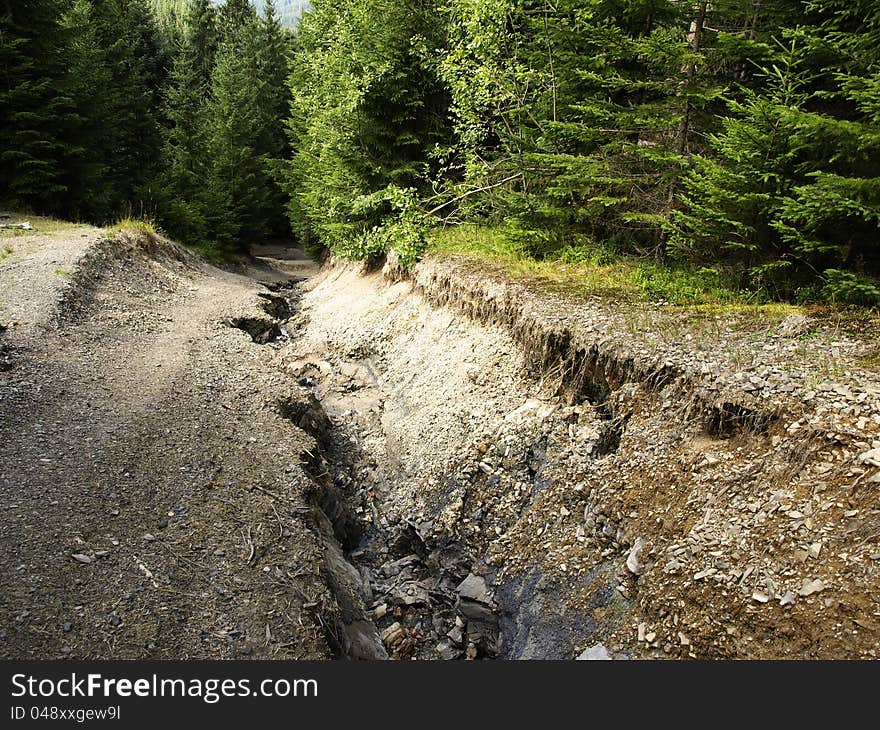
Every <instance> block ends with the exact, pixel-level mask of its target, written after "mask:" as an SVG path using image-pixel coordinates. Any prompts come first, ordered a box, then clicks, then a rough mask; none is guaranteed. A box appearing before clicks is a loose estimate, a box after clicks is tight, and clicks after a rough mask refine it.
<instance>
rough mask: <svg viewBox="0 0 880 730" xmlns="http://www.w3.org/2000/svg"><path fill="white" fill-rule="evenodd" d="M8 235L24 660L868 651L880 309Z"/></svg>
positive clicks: (478, 271)
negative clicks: (552, 287)
mask: <svg viewBox="0 0 880 730" xmlns="http://www.w3.org/2000/svg"><path fill="white" fill-rule="evenodd" d="M10 240H11V248H10V253H9V255H7V256H6V257H5V258H4V259H3V261H2V262H0V284H2V287H3V301H2V303H0V305H2V306H3V307H4V308H3V309H0V322H2V324H3V325H4V326H5V328H6V329H5V331H4V333H3V334H2V336H0V346H2V347H3V348H4V351H3V358H4V359H3V361H2V362H3V365H2V367H3V371H2V373H0V397H2V407H3V414H2V421H0V427H2V437H0V508H2V515H3V522H2V526H3V527H2V540H3V551H2V554H0V569H2V574H3V580H4V585H6V586H8V587H9V588H8V589H7V590H5V591H4V594H3V597H2V603H0V609H2V610H0V653H2V656H5V657H29V656H33V657H44V658H49V657H56V656H65V657H108V658H109V657H128V658H134V657H158V658H185V657H206V658H207V657H218V658H219V657H245V656H251V657H278V658H292V657H324V656H349V657H353V658H382V657H384V656H386V654H387V655H388V656H391V657H393V658H443V659H455V658H511V659H514V658H559V659H567V658H575V657H578V656H583V657H584V658H609V657H613V658H643V657H644V658H648V657H656V658H677V657H678V658H692V657H697V658H725V657H750V658H789V657H790V658H861V657H866V658H867V657H873V656H874V655H875V653H876V651H877V649H876V647H877V643H878V637H880V609H878V608H877V606H878V605H880V604H878V599H880V576H878V573H880V504H878V498H877V490H878V489H880V381H878V378H877V375H876V373H875V372H874V371H872V370H871V368H870V367H869V365H870V363H872V362H873V361H874V360H875V359H876V355H877V350H876V348H877V344H876V332H877V328H878V322H877V318H876V317H872V316H869V315H861V316H860V319H859V320H858V321H853V320H852V319H849V320H846V319H841V318H840V317H839V316H838V315H837V314H835V313H830V314H829V313H822V312H808V313H806V314H796V315H790V314H789V313H783V314H780V315H779V316H775V315H772V314H768V313H766V312H755V311H752V310H739V311H730V310H727V311H701V310H693V309H691V310H678V309H675V308H671V307H667V306H664V305H662V304H653V305H626V306H621V305H611V304H609V303H607V302H602V301H600V300H589V299H588V300H584V299H583V298H582V297H581V298H575V297H573V296H570V295H566V294H564V293H561V292H557V293H548V292H547V291H546V289H545V288H539V287H538V286H536V285H533V284H530V283H528V282H514V281H510V280H508V279H507V278H505V277H504V276H503V275H501V274H500V273H494V272H493V271H492V270H491V269H487V267H486V266H485V265H484V264H481V265H479V266H475V265H474V263H473V262H469V261H467V260H462V259H447V260H437V259H431V258H429V259H427V260H425V261H423V262H422V263H420V264H419V265H418V266H417V267H416V269H415V270H414V271H412V272H402V271H400V270H399V269H398V268H397V267H396V266H395V263H394V260H393V258H392V259H391V260H390V261H389V262H387V263H386V265H385V267H384V269H383V270H373V271H371V272H368V271H363V270H361V268H360V267H358V266H354V265H350V264H340V263H334V264H330V265H328V266H325V267H324V268H323V269H322V270H321V271H320V272H318V271H317V268H316V267H315V266H314V265H313V264H311V263H310V262H308V261H306V260H305V259H304V258H303V257H302V255H301V253H299V252H297V251H294V250H289V249H284V248H283V246H268V247H264V248H262V249H260V250H255V251H254V254H255V258H254V259H253V260H252V262H251V263H250V264H248V265H247V266H243V267H241V268H240V270H239V271H237V272H235V273H232V272H227V271H220V270H218V269H216V268H214V267H211V266H208V265H207V264H205V263H203V262H200V261H199V260H197V259H196V258H195V257H193V256H192V255H190V254H188V253H186V252H185V251H183V249H181V248H179V247H177V246H175V245H174V244H172V243H170V242H167V241H163V240H159V239H154V238H129V237H126V236H121V237H117V238H116V239H114V240H113V241H107V240H106V237H105V234H103V233H102V232H101V231H98V230H96V229H78V230H77V231H76V234H75V235H72V234H71V232H70V231H59V232H57V233H53V234H51V235H39V233H38V234H36V235H31V234H30V233H29V234H28V235H25V236H17V237H15V238H14V239H10ZM57 271H62V272H63V273H61V274H59V273H57ZM305 277H310V278H308V280H307V281H306V282H305V283H303V284H301V285H296V286H295V285H294V282H295V281H296V280H300V279H304V278H305Z"/></svg>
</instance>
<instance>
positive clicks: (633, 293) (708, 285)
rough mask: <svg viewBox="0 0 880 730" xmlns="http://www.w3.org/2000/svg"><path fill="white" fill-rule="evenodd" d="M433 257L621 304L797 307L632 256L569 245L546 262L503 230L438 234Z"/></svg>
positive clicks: (432, 241)
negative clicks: (491, 267) (461, 259)
mask: <svg viewBox="0 0 880 730" xmlns="http://www.w3.org/2000/svg"><path fill="white" fill-rule="evenodd" d="M428 250H429V251H430V252H431V253H434V254H438V255H441V256H442V255H449V254H454V255H459V256H467V257H478V258H480V259H483V260H488V261H491V262H492V263H494V264H495V265H497V266H499V267H500V268H501V269H502V270H504V271H505V272H506V273H508V274H509V275H511V276H514V277H518V278H526V279H530V280H533V281H535V282H538V283H539V284H541V285H542V286H544V287H546V288H548V289H553V290H562V291H568V292H572V293H576V294H578V295H581V296H586V297H589V296H597V297H601V298H603V299H610V300H614V301H620V302H658V301H662V302H664V303H666V304H669V305H674V306H680V307H687V308H689V309H700V310H704V311H705V313H706V314H712V313H713V312H714V311H716V310H717V311H724V312H726V313H730V312H731V311H740V312H747V311H755V310H760V311H763V312H765V313H766V314H770V315H776V316H783V317H784V316H786V315H787V314H790V313H792V312H794V311H799V310H798V308H797V307H793V306H791V305H786V304H778V303H768V302H767V301H765V300H764V299H763V298H761V297H760V295H757V294H755V293H754V292H748V291H743V290H740V289H737V288H736V287H735V286H734V285H733V284H732V283H731V282H729V281H726V280H725V277H724V275H723V274H722V273H721V272H719V271H716V270H713V269H698V268H694V267H689V266H684V265H676V264H669V265H663V266H660V265H657V264H654V263H652V262H649V261H645V260H644V259H638V258H635V257H631V256H622V255H610V254H609V253H608V251H607V250H604V249H603V248H602V247H600V246H590V245H588V244H583V243H581V244H580V245H578V246H565V247H561V248H559V249H558V250H554V251H551V252H549V253H548V254H546V255H545V256H544V257H542V258H538V257H535V256H533V255H530V254H529V253H528V252H527V251H526V250H525V249H524V247H523V246H522V244H519V243H518V242H516V241H514V240H512V239H511V237H510V236H508V235H507V234H506V232H505V231H504V230H502V229H498V228H491V227H487V226H476V225H461V226H455V227H448V228H440V229H436V230H434V231H433V232H432V233H431V236H430V238H429V249H428Z"/></svg>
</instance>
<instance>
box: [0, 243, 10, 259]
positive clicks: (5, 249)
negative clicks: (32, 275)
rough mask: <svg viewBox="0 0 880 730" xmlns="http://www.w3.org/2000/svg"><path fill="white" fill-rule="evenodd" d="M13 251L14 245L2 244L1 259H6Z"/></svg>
mask: <svg viewBox="0 0 880 730" xmlns="http://www.w3.org/2000/svg"><path fill="white" fill-rule="evenodd" d="M11 253H12V246H9V245H6V246H0V261H2V260H3V259H5V258H6V257H7V256H9V254H11Z"/></svg>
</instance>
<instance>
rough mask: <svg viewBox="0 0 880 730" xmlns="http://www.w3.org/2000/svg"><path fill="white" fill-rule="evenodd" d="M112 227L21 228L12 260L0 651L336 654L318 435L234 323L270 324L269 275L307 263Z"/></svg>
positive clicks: (6, 288)
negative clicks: (38, 232) (202, 254)
mask: <svg viewBox="0 0 880 730" xmlns="http://www.w3.org/2000/svg"><path fill="white" fill-rule="evenodd" d="M101 236H102V234H101V232H100V231H97V230H95V229H87V230H84V231H78V232H77V234H76V236H71V235H70V234H62V233H58V234H52V235H47V236H42V237H39V236H35V237H31V238H27V239H23V238H17V239H13V240H11V244H12V245H11V249H12V251H11V253H10V255H9V256H7V258H6V259H5V260H4V261H3V262H2V263H0V285H2V297H3V302H2V304H3V310H0V316H2V320H3V322H4V323H5V324H6V325H7V326H8V329H7V331H6V332H5V334H4V336H3V346H4V348H5V361H6V366H5V367H6V368H7V369H6V370H5V371H4V372H2V373H0V403H2V419H0V510H2V524H3V529H2V533H0V540H2V551H0V575H2V584H3V591H2V597H0V656H2V657H4V658H46V659H48V658H58V657H71V658H93V657H100V658H167V659H172V658H173V659H185V658H198V657H204V658H232V657H266V658H269V657H275V658H297V657H302V658H306V657H309V658H321V657H326V656H328V655H329V649H328V645H327V642H326V640H325V635H326V632H325V628H324V626H323V622H324V621H325V619H324V615H325V614H324V612H325V611H327V610H328V606H329V604H332V599H331V598H330V597H329V596H328V594H327V591H326V588H325V581H324V580H323V578H322V577H321V564H322V554H323V549H322V546H321V544H320V537H319V536H318V535H316V532H315V531H314V529H312V527H311V526H310V524H309V518H308V512H309V499H308V489H309V482H308V479H307V478H306V477H305V475H304V474H303V472H302V470H301V468H300V461H301V454H302V452H303V451H304V450H308V449H309V447H310V446H311V445H312V442H311V440H310V439H309V437H307V436H305V435H304V434H303V433H302V432H301V431H300V430H299V429H297V428H295V427H294V426H293V425H292V424H291V423H290V422H289V421H287V420H285V419H284V418H283V417H282V416H281V415H280V413H279V408H278V402H279V401H282V400H283V399H284V398H285V393H286V390H285V389H286V388H287V386H286V384H285V382H284V381H283V379H282V378H280V377H279V375H278V374H277V372H275V371H273V370H272V369H271V368H269V367H267V366H266V356H265V352H264V350H265V347H261V346H260V345H258V344H255V342H254V341H253V340H252V338H251V336H250V335H249V334H248V333H247V332H245V331H242V330H241V329H238V328H236V327H231V326H228V324H229V322H230V321H231V320H236V318H237V319H240V320H244V321H247V322H256V323H259V322H263V321H266V320H270V318H269V317H268V316H267V314H266V312H265V311H264V307H261V304H262V305H265V307H270V308H271V306H272V302H271V301H269V300H267V299H266V298H265V296H266V294H267V293H268V290H267V289H266V288H265V287H263V286H262V285H261V284H260V283H259V280H262V281H269V282H274V283H276V284H277V283H278V282H284V281H288V280H290V279H291V278H292V277H293V276H294V275H301V274H302V273H303V271H304V270H306V269H307V268H308V265H307V264H304V263H303V260H302V257H297V256H295V255H294V256H286V257H285V256H283V255H282V256H280V257H279V258H282V259H284V258H287V259H290V260H288V261H281V262H280V264H279V265H278V266H277V267H276V266H274V263H273V261H272V260H271V256H269V257H267V258H264V259H262V262H263V265H264V267H260V268H254V269H253V270H251V271H246V272H243V273H242V274H240V275H239V274H232V273H227V272H224V271H220V270H219V269H216V268H213V267H210V266H208V265H206V264H204V263H201V262H199V261H197V260H196V259H195V258H194V257H192V256H190V255H189V254H187V253H186V252H184V251H183V250H182V249H180V248H179V247H176V246H174V245H172V244H169V243H153V244H146V243H144V242H137V241H135V240H134V239H118V240H116V241H114V242H106V241H102V240H101ZM148 249H151V250H148ZM263 253H264V254H265V253H267V252H263ZM268 253H270V254H271V253H273V252H272V251H269V252H268ZM276 253H277V252H276ZM261 294H262V295H263V296H261ZM10 322H12V323H13V324H10ZM266 347H272V345H268V346H266ZM329 609H330V610H332V606H330V607H329Z"/></svg>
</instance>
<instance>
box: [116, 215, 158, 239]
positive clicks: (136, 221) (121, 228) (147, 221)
mask: <svg viewBox="0 0 880 730" xmlns="http://www.w3.org/2000/svg"><path fill="white" fill-rule="evenodd" d="M107 230H108V231H109V232H110V233H114V234H115V233H136V234H141V235H146V236H161V235H163V233H162V229H161V228H159V226H157V225H156V223H155V222H154V221H153V220H152V219H151V218H132V217H131V216H126V217H125V218H120V219H119V220H118V221H116V223H114V224H113V225H112V226H109V227H108V228H107Z"/></svg>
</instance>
